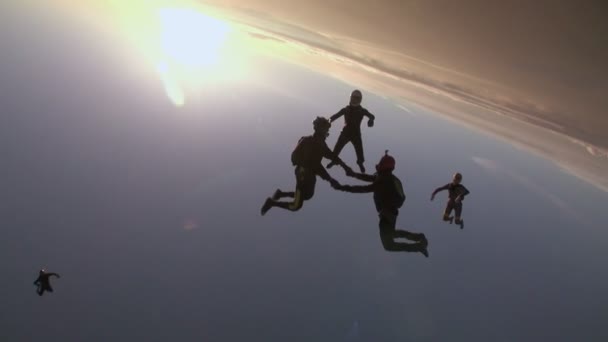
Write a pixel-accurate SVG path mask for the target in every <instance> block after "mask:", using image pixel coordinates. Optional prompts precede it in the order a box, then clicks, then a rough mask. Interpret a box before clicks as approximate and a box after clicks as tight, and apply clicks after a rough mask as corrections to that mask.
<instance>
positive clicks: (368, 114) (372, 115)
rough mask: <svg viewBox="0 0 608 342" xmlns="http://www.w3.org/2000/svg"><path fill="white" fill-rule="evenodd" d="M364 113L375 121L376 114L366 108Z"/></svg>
mask: <svg viewBox="0 0 608 342" xmlns="http://www.w3.org/2000/svg"><path fill="white" fill-rule="evenodd" d="M363 115H365V116H367V118H368V119H369V120H371V121H374V120H375V119H376V117H375V116H374V114H372V113H370V112H369V110H367V109H366V110H365V113H364V114H363Z"/></svg>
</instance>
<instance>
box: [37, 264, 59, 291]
mask: <svg viewBox="0 0 608 342" xmlns="http://www.w3.org/2000/svg"><path fill="white" fill-rule="evenodd" d="M51 276H55V277H57V278H61V276H59V274H57V273H52V272H49V273H47V272H46V271H45V270H44V269H42V270H40V272H38V278H37V279H36V280H35V281H34V285H36V286H38V289H36V292H37V293H38V295H39V296H42V295H43V294H44V291H48V292H53V288H52V287H51V282H50V277H51Z"/></svg>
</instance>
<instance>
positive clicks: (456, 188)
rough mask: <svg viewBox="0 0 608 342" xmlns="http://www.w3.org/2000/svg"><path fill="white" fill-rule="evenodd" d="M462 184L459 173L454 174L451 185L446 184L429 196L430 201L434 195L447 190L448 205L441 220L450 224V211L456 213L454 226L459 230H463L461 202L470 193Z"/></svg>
mask: <svg viewBox="0 0 608 342" xmlns="http://www.w3.org/2000/svg"><path fill="white" fill-rule="evenodd" d="M460 182H462V175H461V174H460V173H458V172H457V173H455V174H454V177H453V179H452V182H451V183H448V184H446V185H444V186H442V187H439V188H437V189H435V191H433V194H432V195H431V201H432V200H433V199H435V195H436V194H437V193H438V192H440V191H443V190H448V203H447V204H446V206H445V210H444V212H443V220H444V221H449V222H450V224H451V223H452V222H453V220H454V217H452V216H450V214H451V213H452V210H454V212H455V213H456V224H458V225H460V229H463V228H464V220H463V219H462V218H461V214H462V201H463V200H464V196H466V195H468V194H469V193H470V192H469V190H468V189H467V188H465V187H464V185H462V184H460Z"/></svg>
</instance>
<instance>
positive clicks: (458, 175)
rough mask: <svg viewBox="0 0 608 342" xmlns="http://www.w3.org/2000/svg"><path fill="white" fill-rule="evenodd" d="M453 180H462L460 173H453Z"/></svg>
mask: <svg viewBox="0 0 608 342" xmlns="http://www.w3.org/2000/svg"><path fill="white" fill-rule="evenodd" d="M454 181H457V182H459V183H460V182H461V181H462V175H461V174H460V172H456V173H455V174H454Z"/></svg>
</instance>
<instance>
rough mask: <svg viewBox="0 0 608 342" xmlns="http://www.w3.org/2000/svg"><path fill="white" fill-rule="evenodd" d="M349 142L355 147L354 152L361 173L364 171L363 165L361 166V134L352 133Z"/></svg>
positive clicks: (362, 156)
mask: <svg viewBox="0 0 608 342" xmlns="http://www.w3.org/2000/svg"><path fill="white" fill-rule="evenodd" d="M351 142H352V144H353V147H354V148H355V153H356V154H357V165H359V168H360V169H361V173H365V167H364V166H363V163H364V162H365V158H364V155H363V141H361V135H354V136H353V137H352V139H351Z"/></svg>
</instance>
